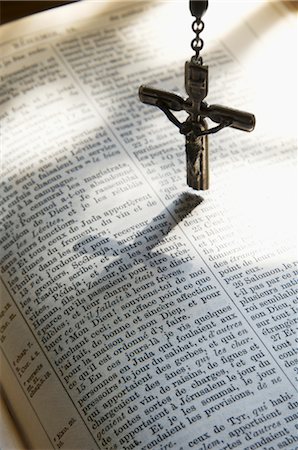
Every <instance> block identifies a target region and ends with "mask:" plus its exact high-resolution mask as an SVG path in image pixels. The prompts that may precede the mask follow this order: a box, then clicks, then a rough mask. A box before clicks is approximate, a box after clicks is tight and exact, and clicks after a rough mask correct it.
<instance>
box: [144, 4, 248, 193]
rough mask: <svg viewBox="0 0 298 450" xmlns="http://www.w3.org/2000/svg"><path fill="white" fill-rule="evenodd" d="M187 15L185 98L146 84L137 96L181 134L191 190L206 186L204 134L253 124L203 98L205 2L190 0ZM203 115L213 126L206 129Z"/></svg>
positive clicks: (205, 84) (243, 115)
mask: <svg viewBox="0 0 298 450" xmlns="http://www.w3.org/2000/svg"><path fill="white" fill-rule="evenodd" d="M189 6H190V12H191V15H192V16H194V17H195V20H194V22H193V24H192V29H193V31H194V32H195V34H196V37H195V38H194V39H193V40H192V42H191V47H192V49H193V50H194V52H195V55H194V56H192V58H191V59H190V61H187V62H186V63H185V90H186V93H187V95H188V98H186V99H185V100H184V99H183V98H182V97H180V96H179V95H176V94H174V93H171V92H166V91H161V90H159V89H154V88H152V87H149V86H140V89H139V97H140V100H141V101H142V102H143V103H146V104H149V105H154V106H157V107H158V108H159V109H160V110H161V111H163V113H164V114H165V115H166V116H167V117H168V119H169V120H170V121H171V122H172V123H173V124H174V125H175V126H176V127H178V129H179V131H180V133H182V134H184V135H185V150H186V170H187V184H188V186H190V187H192V188H193V189H195V190H206V189H208V187H209V169H208V135H209V134H212V133H216V132H217V131H219V130H221V129H223V128H225V127H232V128H236V129H238V130H242V131H252V130H253V129H254V126H255V117H254V115H253V114H250V113H247V112H244V111H239V110H236V109H231V108H226V107H224V106H220V105H210V106H208V104H207V103H206V102H205V101H204V99H205V97H206V96H207V93H208V66H206V65H204V64H203V59H202V57H201V55H200V51H201V50H202V48H203V40H202V39H201V37H200V33H201V32H202V31H203V29H204V23H203V21H202V17H203V15H204V14H205V12H206V10H207V8H208V1H203V0H190V2H189ZM172 111H185V112H187V113H188V117H187V119H186V120H185V121H184V122H180V121H179V120H178V119H177V117H176V116H175V115H174V114H173V112H172ZM206 118H209V119H211V120H212V121H213V122H215V123H216V124H217V125H216V126H214V127H213V128H210V129H208V125H207V122H206Z"/></svg>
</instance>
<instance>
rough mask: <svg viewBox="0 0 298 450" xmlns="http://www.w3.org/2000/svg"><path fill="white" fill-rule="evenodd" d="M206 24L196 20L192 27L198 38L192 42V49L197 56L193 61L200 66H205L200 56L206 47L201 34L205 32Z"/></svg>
mask: <svg viewBox="0 0 298 450" xmlns="http://www.w3.org/2000/svg"><path fill="white" fill-rule="evenodd" d="M204 27H205V25H204V22H203V21H202V20H201V19H199V18H196V19H195V20H194V22H193V24H192V26H191V28H192V30H193V31H194V33H196V37H195V38H194V39H193V40H192V41H191V44H190V45H191V48H192V49H193V51H194V52H195V55H194V56H193V57H192V60H193V61H195V62H197V63H198V64H201V65H202V64H203V58H202V57H201V56H200V51H201V50H202V48H203V46H204V41H203V39H202V38H201V37H200V33H201V32H202V31H203V30H204Z"/></svg>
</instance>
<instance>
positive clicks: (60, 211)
mask: <svg viewBox="0 0 298 450" xmlns="http://www.w3.org/2000/svg"><path fill="white" fill-rule="evenodd" d="M227 9H228V10H229V11H231V14H230V15H229V20H230V22H226V21H225V20H222V17H225V14H226V11H227ZM105 13H106V14H105ZM72 14H73V17H72ZM215 18H216V22H215ZM219 19H221V20H219ZM205 21H206V37H205V41H206V45H205V47H204V55H205V62H206V64H209V66H210V69H209V71H210V85H209V86H210V87H209V95H208V99H207V100H208V102H209V103H210V104H212V103H221V104H224V105H226V106H229V107H235V108H239V109H247V110H248V111H251V112H254V113H255V114H256V118H257V127H256V130H255V131H254V132H253V133H252V134H244V133H243V134H241V133H240V132H237V131H235V130H225V131H223V132H221V133H220V134H218V135H216V136H214V137H213V136H212V138H211V139H210V155H211V156H210V170H211V181H210V190H209V191H207V192H204V193H200V195H197V193H194V192H193V191H191V190H190V189H189V188H187V186H186V181H185V176H186V175H185V155H184V140H183V136H181V135H179V133H177V131H176V129H175V128H174V127H173V126H172V125H171V124H170V123H169V122H168V120H167V119H166V118H165V117H163V115H162V113H161V112H160V111H159V110H157V109H155V108H154V107H149V106H146V105H142V104H141V103H140V102H139V100H138V96H137V92H138V87H139V86H140V85H141V84H149V85H152V86H154V87H158V88H163V89H166V90H170V91H175V92H180V93H181V94H183V92H184V89H183V70H184V62H185V60H186V59H188V58H189V57H190V56H191V52H190V49H189V42H190V39H191V37H192V32H191V30H190V23H191V18H190V16H189V12H188V11H187V10H186V8H185V7H184V6H183V4H182V2H165V3H157V2H149V3H143V2H142V3H141V2H137V3H134V4H132V5H130V6H129V5H127V4H123V5H122V4H121V7H120V8H117V11H115V10H110V11H108V10H106V9H105V3H102V2H99V3H98V2H88V3H86V4H85V3H82V4H77V5H70V6H67V7H65V8H62V9H61V10H59V11H49V12H47V13H45V14H41V15H39V16H36V17H35V18H32V19H28V20H24V21H20V22H19V24H14V25H11V26H4V27H3V28H2V30H1V31H0V32H1V38H2V42H3V44H2V62H1V64H2V66H1V69H2V78H1V81H2V86H3V88H4V89H3V94H2V110H1V115H2V121H3V139H2V140H3V164H2V171H3V175H2V184H1V186H2V199H3V202H2V204H1V208H2V210H1V212H2V217H3V223H2V224H3V233H2V237H1V246H2V249H1V266H2V269H1V277H2V280H3V294H2V300H3V306H2V308H1V321H2V322H1V326H2V328H1V342H2V355H3V357H4V360H5V364H4V366H3V367H5V371H4V370H3V372H5V373H3V385H4V388H5V390H6V392H7V395H8V396H12V395H13V392H15V389H12V387H11V384H10V379H11V377H12V375H11V374H12V373H13V374H14V377H15V378H14V380H15V382H17V383H18V389H19V390H20V393H19V398H21V397H22V401H20V405H21V404H22V405H24V407H23V408H22V407H20V408H18V407H16V411H15V414H16V416H17V417H18V420H19V421H20V422H21V423H22V426H23V429H24V430H25V431H27V435H28V439H29V440H30V441H31V443H32V447H33V448H49V446H50V445H51V446H52V447H53V448H68V449H74V448H85V449H87V448H88V449H95V448H109V449H116V448H119V449H128V448H129V449H133V448H137V449H150V448H159V447H158V446H160V447H161V448H162V446H163V445H164V446H166V445H167V446H168V448H177V449H187V448H208V446H209V448H211V447H212V448H215V449H221V450H223V449H225V448H237V447H238V448H241V449H253V448H258V447H260V446H264V445H271V444H272V445H273V444H274V445H278V446H279V447H280V448H289V449H290V448H292V447H293V444H294V442H296V441H295V439H296V437H295V427H294V421H293V413H292V406H293V402H294V399H295V395H296V385H295V377H296V374H295V360H296V359H295V358H296V356H295V354H296V352H295V339H296V338H295V321H296V318H295V312H294V311H295V305H294V301H295V298H296V293H297V287H296V284H295V276H296V275H297V265H296V262H295V259H296V229H297V226H296V225H297V223H296V214H297V209H296V208H297V202H296V201H295V198H294V195H295V194H294V193H295V187H296V173H295V158H296V128H295V126H294V123H295V118H297V111H296V106H295V95H294V94H295V92H296V91H295V90H296V89H297V87H296V83H295V82H294V80H296V79H297V78H296V76H295V67H293V59H291V58H292V56H290V57H289V60H288V61H287V58H288V56H287V55H288V54H290V55H291V53H292V52H287V53H286V54H283V55H282V61H283V62H282V64H281V63H280V62H279V61H277V54H276V49H277V48H278V47H277V46H278V45H279V44H280V42H282V41H281V39H284V42H288V45H289V46H291V45H294V44H291V43H292V42H293V35H295V32H296V30H295V26H294V25H293V24H292V18H291V16H289V15H288V14H287V12H286V11H285V10H284V9H282V8H281V7H280V6H277V5H275V4H272V3H271V2H268V3H267V2H265V3H260V4H253V3H245V4H244V5H242V7H241V5H238V4H235V3H233V4H232V3H228V4H216V5H213V6H212V5H210V10H208V15H206V20H205ZM177 24H181V25H180V28H179V26H177ZM207 24H208V26H207ZM211 24H212V25H211ZM208 29H209V30H208ZM177 30H178V31H177ZM293 50H294V49H293ZM293 54H294V53H293ZM295 54H297V52H296V53H295ZM285 67H286V68H289V70H285V69H284V68H285ZM281 80H283V82H282V89H281ZM281 111H287V114H286V115H285V117H282V118H280V114H279V113H280V112H281ZM24 399H27V400H24ZM26 401H27V402H28V411H30V414H27V415H26V414H24V410H26V406H25V405H26ZM12 403H13V404H15V402H12ZM29 404H30V407H29ZM33 422H34V430H35V431H34V432H33V433H32V432H31V431H30V430H31V429H32V427H30V423H33ZM231 446H233V447H231Z"/></svg>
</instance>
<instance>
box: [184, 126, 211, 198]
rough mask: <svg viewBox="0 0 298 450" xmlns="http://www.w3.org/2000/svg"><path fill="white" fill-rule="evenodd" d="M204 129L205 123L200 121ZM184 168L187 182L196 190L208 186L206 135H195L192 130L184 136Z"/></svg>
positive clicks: (204, 188)
mask: <svg viewBox="0 0 298 450" xmlns="http://www.w3.org/2000/svg"><path fill="white" fill-rule="evenodd" d="M200 126H201V128H202V130H203V129H206V123H205V122H204V121H202V122H200ZM185 138H186V169H187V184H188V186H190V187H192V188H193V189H196V190H197V191H200V190H202V191H204V190H206V189H208V187H209V171H208V137H207V136H197V135H196V134H195V133H194V132H193V131H192V132H190V133H188V134H187V135H186V136H185Z"/></svg>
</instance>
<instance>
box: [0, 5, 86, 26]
mask: <svg viewBox="0 0 298 450" xmlns="http://www.w3.org/2000/svg"><path fill="white" fill-rule="evenodd" d="M75 1H77V0H65V1H61V0H60V1H54V0H52V1H38V0H36V1H13V0H1V1H0V23H1V24H4V23H6V22H10V21H11V20H15V19H20V18H21V17H24V16H28V15H29V14H34V13H37V12H39V11H44V10H45V9H50V8H55V7H57V6H61V5H66V4H67V3H74V2H75Z"/></svg>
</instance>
